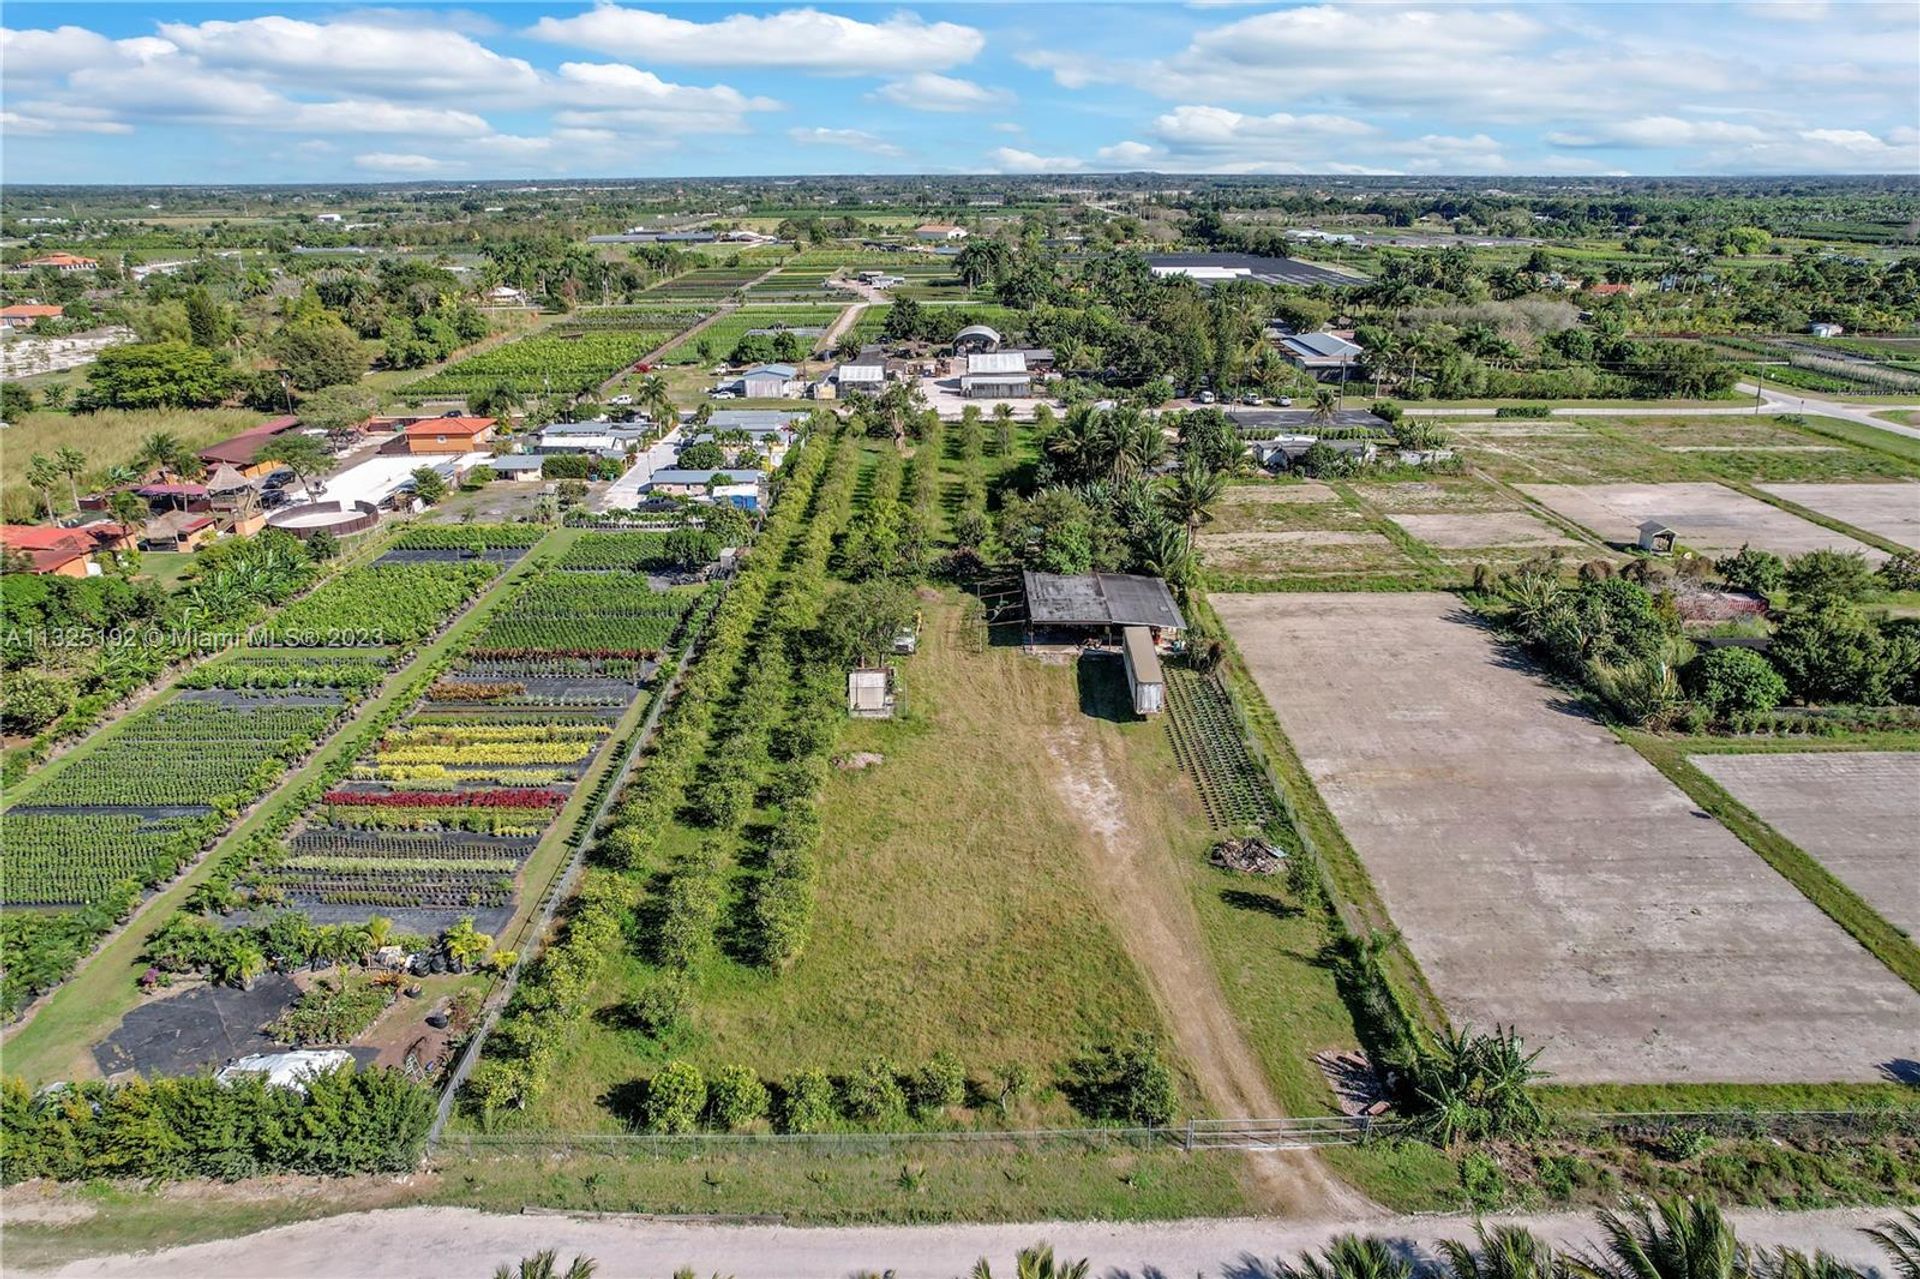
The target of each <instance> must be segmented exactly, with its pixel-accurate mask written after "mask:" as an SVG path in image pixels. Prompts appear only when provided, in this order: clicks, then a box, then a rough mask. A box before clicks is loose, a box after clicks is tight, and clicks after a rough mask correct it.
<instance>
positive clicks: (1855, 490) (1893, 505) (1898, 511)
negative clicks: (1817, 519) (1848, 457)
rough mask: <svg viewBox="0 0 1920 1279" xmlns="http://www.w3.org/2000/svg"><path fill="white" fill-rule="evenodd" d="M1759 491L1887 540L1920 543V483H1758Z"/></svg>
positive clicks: (1907, 544) (1908, 543)
mask: <svg viewBox="0 0 1920 1279" xmlns="http://www.w3.org/2000/svg"><path fill="white" fill-rule="evenodd" d="M1758 487H1759V488H1760V490H1761V492H1763V493H1771V494H1773V495H1774V496H1775V497H1780V498H1785V499H1786V500H1787V501H1789V502H1792V503H1794V504H1795V505H1797V506H1804V507H1806V508H1807V509H1808V510H1810V511H1818V512H1820V514H1822V515H1827V516H1831V517H1832V518H1834V519H1836V520H1839V521H1840V522H1841V523H1843V524H1851V525H1853V526H1854V527H1855V528H1860V529H1865V530H1866V531H1867V532H1869V533H1878V534H1879V535H1880V536H1881V537H1884V538H1886V539H1887V540H1888V541H1889V542H1898V543H1900V545H1902V546H1912V547H1920V484H1762V485H1759V486H1758Z"/></svg>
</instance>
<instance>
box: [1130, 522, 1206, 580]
mask: <svg viewBox="0 0 1920 1279" xmlns="http://www.w3.org/2000/svg"><path fill="white" fill-rule="evenodd" d="M1141 561H1142V565H1143V567H1145V568H1146V569H1148V570H1149V571H1150V572H1152V574H1153V575H1154V576H1155V577H1162V578H1165V579H1166V580H1167V581H1169V582H1172V583H1173V584H1174V585H1175V586H1184V585H1186V584H1187V583H1188V582H1190V581H1192V580H1193V570H1194V558H1193V538H1192V536H1191V535H1189V534H1188V532H1187V530H1185V529H1184V528H1182V527H1180V526H1179V525H1178V524H1175V523H1173V522H1172V521H1171V520H1157V521H1155V522H1154V524H1153V525H1152V527H1150V528H1149V529H1148V530H1147V535H1146V545H1145V546H1143V547H1142V548H1141Z"/></svg>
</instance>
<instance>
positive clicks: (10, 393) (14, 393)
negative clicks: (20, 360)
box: [0, 382, 35, 422]
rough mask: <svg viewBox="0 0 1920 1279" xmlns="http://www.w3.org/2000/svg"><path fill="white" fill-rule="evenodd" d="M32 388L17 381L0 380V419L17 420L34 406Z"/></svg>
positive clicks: (31, 410)
mask: <svg viewBox="0 0 1920 1279" xmlns="http://www.w3.org/2000/svg"><path fill="white" fill-rule="evenodd" d="M34 403H35V401H34V396H33V388H32V387H29V386H22V385H20V384H19V383H18V382H0V421H7V422H18V421H19V420H20V419H21V418H23V417H25V416H26V415H27V414H29V413H31V412H33V408H34Z"/></svg>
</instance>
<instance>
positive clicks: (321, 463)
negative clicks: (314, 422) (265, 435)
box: [256, 431, 333, 493]
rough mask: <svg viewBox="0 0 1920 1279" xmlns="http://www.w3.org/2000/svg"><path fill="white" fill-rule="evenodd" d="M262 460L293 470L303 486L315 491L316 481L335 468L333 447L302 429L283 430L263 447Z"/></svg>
mask: <svg viewBox="0 0 1920 1279" xmlns="http://www.w3.org/2000/svg"><path fill="white" fill-rule="evenodd" d="M256 456H257V457H258V459H259V460H260V461H262V462H277V463H279V464H280V465H281V466H284V467H286V468H287V469H288V470H290V471H292V472H293V475H294V478H295V479H296V480H298V481H299V482H300V487H302V488H304V489H306V490H307V491H308V492H309V493H311V492H312V491H313V480H314V478H315V477H317V476H321V475H325V474H326V473H327V472H328V471H329V470H331V469H332V468H333V450H332V449H330V448H328V447H327V446H326V443H325V441H323V440H320V439H318V438H317V437H315V436H312V435H307V434H304V433H303V432H300V431H282V432H281V433H280V434H278V435H276V436H274V437H273V438H272V439H270V440H268V441H267V442H266V443H265V444H263V445H261V446H260V452H259V453H258V454H257V455H256Z"/></svg>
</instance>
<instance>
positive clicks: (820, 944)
mask: <svg viewBox="0 0 1920 1279" xmlns="http://www.w3.org/2000/svg"><path fill="white" fill-rule="evenodd" d="M970 634H972V635H973V637H974V638H979V635H978V631H977V628H969V627H968V626H966V625H965V624H964V623H963V622H962V619H961V615H960V610H959V607H958V606H957V605H956V604H954V603H951V602H948V603H943V604H942V605H940V606H938V607H932V608H929V610H928V624H927V627H926V633H925V642H924V643H923V646H922V649H921V652H920V653H919V654H918V655H917V656H915V657H914V658H913V659H911V661H910V662H909V663H907V666H906V680H907V683H906V690H905V696H906V699H907V705H908V707H909V711H908V714H907V715H906V716H905V717H903V718H902V719H899V720H896V721H893V722H875V721H863V722H855V723H852V724H850V725H849V726H848V728H847V729H846V731H845V732H844V733H843V735H842V738H841V742H840V746H839V751H840V752H841V753H842V754H844V753H846V752H850V751H870V752H875V753H878V754H881V755H884V756H885V762H884V763H881V764H879V765H876V766H874V767H872V768H869V769H865V770H861V771H858V772H837V773H836V774H835V775H834V776H833V777H832V778H831V779H830V780H829V782H828V784H827V787H826V790H825V792H824V793H823V795H822V797H821V817H822V820H823V822H824V825H825V838H824V840H823V843H822V847H821V853H820V879H819V886H818V889H817V894H818V897H817V900H818V903H819V905H818V908H817V911H816V920H815V924H814V928H813V934H812V939H811V941H810V943H809V945H808V947H807V949H806V951H805V952H804V953H803V954H802V955H801V957H800V959H799V960H798V961H797V962H796V963H795V964H794V965H793V967H792V968H791V970H789V971H788V972H786V973H785V974H783V975H772V974H769V973H767V972H765V971H763V970H761V969H758V968H752V967H747V966H745V965H742V964H740V963H737V962H736V961H734V960H732V959H729V958H725V957H721V958H716V959H714V960H712V961H710V962H709V964H708V966H707V968H706V970H705V971H704V972H703V974H702V979H701V981H700V983H699V985H698V987H697V992H698V998H697V1011H696V1013H695V1017H694V1022H695V1028H694V1030H693V1031H692V1032H691V1033H690V1034H689V1035H688V1036H686V1037H685V1038H684V1039H683V1040H681V1041H680V1042H677V1043H673V1044H669V1045H666V1046H664V1047H661V1046H655V1045H652V1044H650V1043H648V1042H647V1041H645V1040H644V1039H643V1038H641V1037H640V1036H638V1035H636V1034H634V1033H632V1032H629V1031H626V1030H623V1029H619V1028H618V1027H617V1026H615V1025H612V1024H609V1022H610V1021H611V1019H602V1020H600V1021H596V1022H594V1023H592V1024H590V1025H589V1026H588V1027H587V1028H586V1029H584V1030H583V1031H582V1033H581V1034H580V1035H579V1036H578V1038H577V1040H576V1042H575V1043H574V1044H573V1045H572V1047H571V1049H570V1050H569V1052H568V1055H567V1057H566V1059H565V1060H564V1062H563V1064H562V1065H561V1066H560V1067H559V1068H558V1069H557V1071H556V1079H557V1082H556V1084H555V1086H554V1087H552V1088H550V1089H548V1090H546V1092H545V1094H544V1096H543V1098H542V1100H541V1101H540V1102H539V1103H538V1105H537V1106H536V1107H535V1109H534V1110H533V1111H532V1112H530V1113H529V1115H528V1116H527V1120H528V1123H529V1125H530V1126H533V1127H546V1128H550V1129H555V1130H559V1131H588V1130H593V1129H604V1128H608V1127H611V1126H613V1123H614V1121H613V1117H612V1115H611V1114H610V1113H609V1112H608V1111H607V1110H606V1109H605V1108H604V1107H603V1106H602V1105H601V1104H600V1101H599V1098H600V1097H601V1096H602V1094H604V1093H605V1091H606V1090H607V1089H609V1088H611V1087H613V1086H615V1085H617V1084H620V1083H623V1082H625V1081H628V1080H631V1079H633V1078H634V1077H635V1076H637V1075H640V1074H642V1073H651V1071H652V1069H653V1068H654V1067H655V1066H656V1065H657V1064H658V1063H659V1062H660V1061H661V1060H663V1059H664V1058H665V1057H667V1056H670V1055H677V1056H684V1057H688V1058H690V1059H691V1060H693V1061H695V1062H697V1063H698V1064H700V1065H701V1066H703V1067H713V1066H718V1065H721V1064H724V1063H728V1062H740V1063H743V1064H746V1065H748V1066H751V1067H753V1068H754V1069H756V1070H758V1071H760V1072H761V1073H763V1074H765V1075H768V1076H771V1077H778V1076H782V1075H785V1074H787V1073H788V1072H790V1071H793V1070H796V1069H800V1068H804V1067H816V1066H817V1067H821V1068H824V1069H826V1070H829V1071H840V1070H846V1069H849V1068H851V1067H853V1066H855V1065H857V1064H859V1063H860V1062H862V1061H864V1060H866V1059H867V1058H869V1057H871V1056H873V1055H875V1054H881V1055H885V1056H888V1057H890V1058H892V1059H893V1060H894V1061H895V1062H896V1063H897V1064H900V1065H903V1066H905V1065H911V1064H914V1063H917V1062H919V1061H922V1060H924V1059H925V1058H926V1057H928V1056H930V1055H931V1054H933V1053H934V1052H936V1051H939V1050H942V1049H945V1050H948V1051H951V1052H953V1053H955V1054H956V1055H957V1056H959V1057H960V1059H961V1060H962V1061H963V1062H965V1063H966V1064H967V1065H968V1067H969V1068H970V1069H971V1070H972V1072H973V1073H974V1074H976V1075H980V1076H984V1075H986V1073H987V1072H989V1071H990V1070H992V1069H994V1068H996V1067H999V1066H1002V1065H1005V1064H1007V1063H1009V1062H1012V1061H1021V1062H1025V1063H1027V1064H1028V1065H1030V1066H1031V1067H1032V1068H1033V1069H1034V1072H1035V1074H1036V1076H1037V1077H1039V1078H1050V1077H1051V1076H1052V1074H1053V1073H1054V1071H1055V1069H1056V1068H1057V1067H1058V1065H1059V1064H1060V1063H1061V1061H1062V1060H1063V1059H1064V1058H1066V1057H1068V1056H1070V1055H1071V1054H1072V1053H1073V1052H1075V1051H1076V1050H1077V1049H1079V1048H1080V1047H1082V1046H1083V1045H1085V1044H1087V1043H1089V1042H1091V1041H1093V1040H1095V1039H1099V1038H1104V1037H1107V1036H1111V1035H1114V1034H1119V1033H1123V1032H1125V1031H1126V1030H1128V1029H1132V1028H1138V1029H1143V1030H1155V1029H1156V1028H1157V1026H1158V1018H1157V1016H1156V1014H1155V1013H1154V1010H1153V1006H1152V1003H1151V1000H1150V998H1149V996H1148V995H1147V993H1146V990H1145V987H1144V985H1143V983H1142V980H1141V978H1140V976H1139V974H1138V973H1137V972H1136V971H1135V970H1134V968H1133V966H1132V964H1131V962H1130V961H1129V960H1128V958H1127V956H1126V954H1125V952H1124V950H1122V948H1121V946H1120V943H1119V939H1118V938H1117V937H1116V935H1115V933H1114V931H1113V928H1112V925H1111V924H1110V922H1109V921H1108V920H1107V918H1106V917H1105V916H1104V914H1103V913H1102V911H1101V909H1100V906H1099V904H1098V902H1097V901H1096V900H1095V899H1094V897H1093V895H1092V893H1091V891H1090V889H1089V886H1088V885H1087V884H1086V882H1085V877H1086V873H1087V872H1086V868H1085V865H1084V861H1083V859H1082V856H1081V854H1080V852H1079V850H1078V848H1077V847H1076V844H1075V840H1076V837H1077V836H1076V830H1075V827H1074V824H1073V822H1072V820H1071V816H1070V814H1068V813H1067V812H1066V811H1065V810H1064V808H1063V806H1062V805H1061V804H1060V802H1059V801H1058V800H1057V799H1055V798H1054V796H1053V792H1052V791H1051V790H1050V789H1049V788H1048V786H1047V784H1046V781H1045V778H1044V774H1043V771H1042V759H1043V758H1044V757H1043V756H1041V757H1036V752H1039V751H1042V750H1043V749H1044V748H1043V745H1042V740H1043V735H1044V729H1045V725H1046V724H1047V723H1048V722H1049V721H1050V719H1051V718H1052V717H1053V716H1054V715H1056V714H1058V713H1060V712H1061V710H1062V708H1063V707H1070V706H1072V704H1073V698H1074V697H1075V690H1074V684H1073V676H1072V672H1071V670H1069V669H1065V668H1060V667H1051V666H1044V665H1041V664H1040V663H1037V662H1034V661H1032V660H1031V659H1028V658H1025V657H1023V656H1022V655H1021V654H1020V653H1019V652H1018V651H1016V650H1008V649H983V650H981V651H973V647H972V644H971V641H970V640H969V638H968V637H969V635H970ZM958 760H965V761H966V765H965V767H957V766H956V761H958ZM677 834H678V833H677ZM649 972H650V967H649V965H648V964H646V963H645V962H644V961H642V960H641V959H639V958H637V957H636V956H635V955H634V954H632V953H628V954H625V955H622V956H620V957H619V959H618V961H617V962H615V963H614V964H612V965H610V967H609V970H608V973H607V975H606V978H605V980H604V981H603V983H602V988H601V991H600V999H601V1002H602V1003H603V1004H607V1005H611V1004H614V1003H617V1002H619V1001H621V1000H623V999H626V998H630V997H631V996H632V995H633V994H634V993H635V992H636V991H637V990H639V989H640V988H641V987H642V986H643V985H644V984H645V982H646V981H647V979H648V977H649ZM1039 1110H1040V1111H1041V1112H1043V1113H1045V1114H1046V1115H1047V1116H1048V1117H1049V1118H1051V1119H1053V1120H1063V1119H1066V1118H1067V1112H1066V1111H1065V1109H1064V1106H1063V1105H1061V1104H1059V1103H1057V1102H1049V1101H1046V1100H1042V1101H1041V1102H1040V1103H1039Z"/></svg>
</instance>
